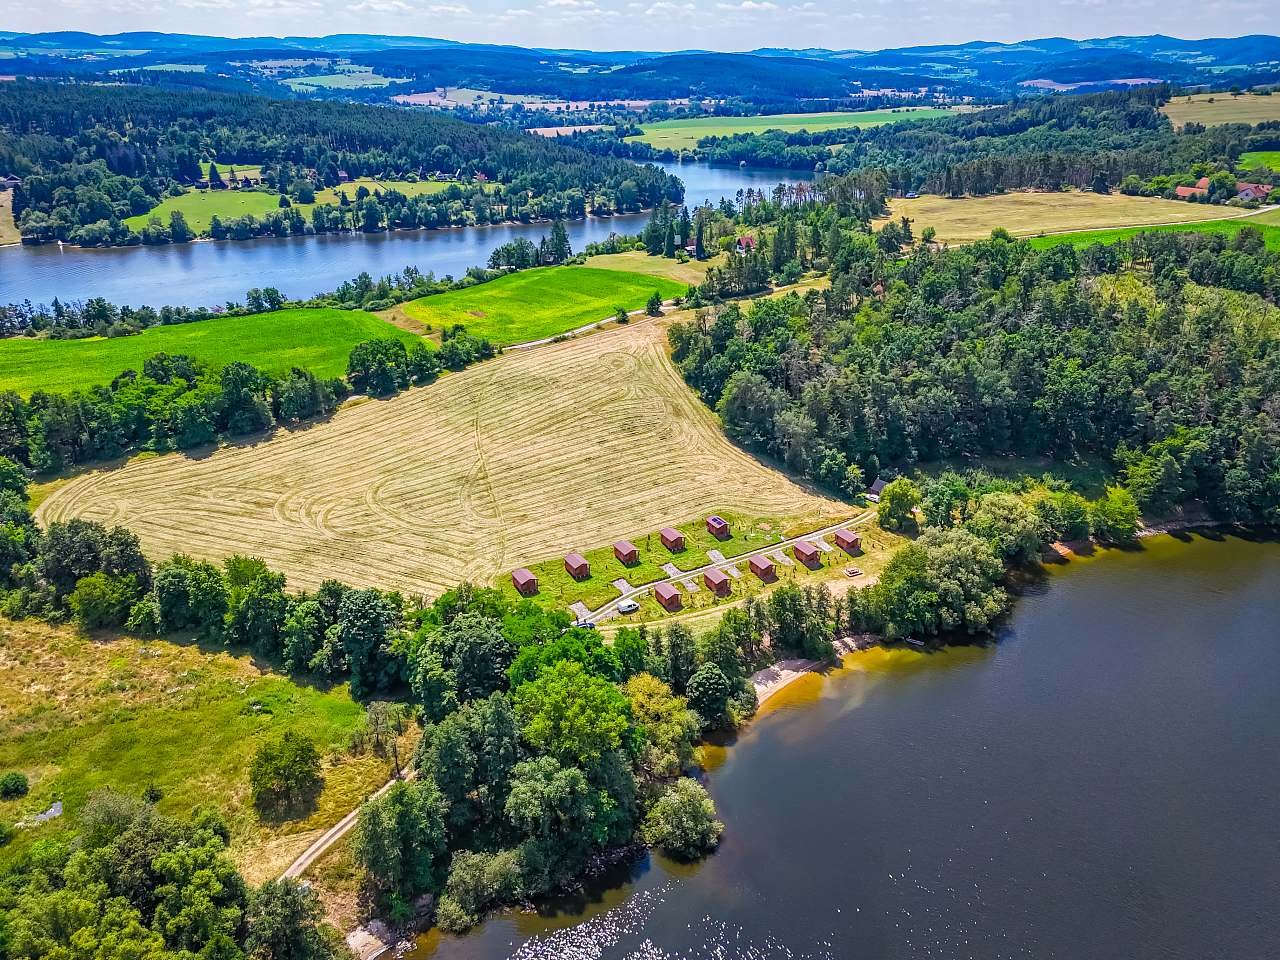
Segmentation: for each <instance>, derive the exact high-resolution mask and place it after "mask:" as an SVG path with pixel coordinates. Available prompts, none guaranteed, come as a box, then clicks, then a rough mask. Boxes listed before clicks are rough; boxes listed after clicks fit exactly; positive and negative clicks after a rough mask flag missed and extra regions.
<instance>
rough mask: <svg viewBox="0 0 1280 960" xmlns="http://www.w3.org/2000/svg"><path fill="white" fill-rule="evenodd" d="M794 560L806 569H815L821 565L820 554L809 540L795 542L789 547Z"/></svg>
mask: <svg viewBox="0 0 1280 960" xmlns="http://www.w3.org/2000/svg"><path fill="white" fill-rule="evenodd" d="M791 552H792V553H793V554H795V558H796V559H797V560H799V561H800V562H801V563H803V564H804V565H805V566H806V567H810V568H813V567H817V566H820V565H821V564H822V552H821V551H820V550H819V549H818V545H817V544H816V543H813V542H812V541H810V540H797V541H796V542H795V543H794V544H793V545H792V547H791Z"/></svg>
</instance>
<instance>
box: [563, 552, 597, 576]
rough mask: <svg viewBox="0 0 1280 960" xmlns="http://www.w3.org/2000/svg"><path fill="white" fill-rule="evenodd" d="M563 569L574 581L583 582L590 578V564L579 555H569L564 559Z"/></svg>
mask: <svg viewBox="0 0 1280 960" xmlns="http://www.w3.org/2000/svg"><path fill="white" fill-rule="evenodd" d="M564 569H565V571H566V572H567V573H568V574H569V576H571V577H573V579H575V580H585V579H586V578H587V577H589V576H591V564H589V563H587V558H586V557H584V556H583V555H582V554H580V553H571V554H569V555H568V556H566V557H565V558H564Z"/></svg>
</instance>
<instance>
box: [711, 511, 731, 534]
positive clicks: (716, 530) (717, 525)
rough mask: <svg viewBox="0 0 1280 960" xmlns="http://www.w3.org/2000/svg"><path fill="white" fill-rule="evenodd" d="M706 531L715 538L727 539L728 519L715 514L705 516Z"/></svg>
mask: <svg viewBox="0 0 1280 960" xmlns="http://www.w3.org/2000/svg"><path fill="white" fill-rule="evenodd" d="M707 533H709V534H711V535H712V536H713V537H715V538H716V539H717V540H728V539H729V521H728V520H726V519H725V518H724V517H718V516H716V515H715V514H712V515H711V516H709V517H707Z"/></svg>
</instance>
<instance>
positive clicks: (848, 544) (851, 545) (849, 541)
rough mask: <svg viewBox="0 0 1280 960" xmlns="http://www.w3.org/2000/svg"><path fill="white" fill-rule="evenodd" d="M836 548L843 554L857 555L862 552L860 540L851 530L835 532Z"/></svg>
mask: <svg viewBox="0 0 1280 960" xmlns="http://www.w3.org/2000/svg"><path fill="white" fill-rule="evenodd" d="M835 540H836V546H837V547H839V548H840V549H841V550H843V551H844V552H845V553H858V552H859V551H861V550H862V538H861V537H860V536H858V535H857V534H856V533H854V532H853V531H852V530H837V531H836V535H835Z"/></svg>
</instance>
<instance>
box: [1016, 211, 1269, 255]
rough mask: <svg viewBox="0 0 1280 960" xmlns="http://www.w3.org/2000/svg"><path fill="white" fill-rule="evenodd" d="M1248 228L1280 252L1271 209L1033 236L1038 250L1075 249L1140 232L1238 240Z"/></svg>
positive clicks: (1033, 243) (1114, 240) (1135, 234)
mask: <svg viewBox="0 0 1280 960" xmlns="http://www.w3.org/2000/svg"><path fill="white" fill-rule="evenodd" d="M1245 227H1252V228H1253V229H1255V230H1258V231H1259V232H1261V233H1262V239H1263V241H1264V242H1265V243H1266V245H1267V248H1268V249H1270V250H1280V211H1277V210H1268V211H1266V212H1264V213H1259V214H1255V215H1253V216H1249V217H1236V218H1233V219H1230V220H1202V221H1200V222H1199V223H1171V224H1162V225H1160V226H1149V227H1116V228H1113V229H1108V230H1082V231H1077V232H1075V233H1061V234H1056V235H1054V234H1051V235H1049V236H1045V237H1032V238H1031V241H1030V242H1031V245H1032V246H1033V247H1035V248H1036V249H1038V250H1045V249H1048V248H1049V247H1057V246H1061V245H1062V244H1064V243H1065V244H1069V245H1071V246H1073V247H1087V246H1089V245H1091V244H1094V243H1115V242H1117V241H1118V240H1125V239H1128V238H1129V237H1133V236H1137V235H1138V234H1140V233H1187V232H1195V233H1221V234H1225V235H1226V236H1229V237H1234V236H1235V235H1236V234H1238V233H1239V232H1240V231H1241V230H1243V229H1244V228H1245Z"/></svg>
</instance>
